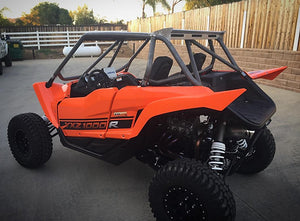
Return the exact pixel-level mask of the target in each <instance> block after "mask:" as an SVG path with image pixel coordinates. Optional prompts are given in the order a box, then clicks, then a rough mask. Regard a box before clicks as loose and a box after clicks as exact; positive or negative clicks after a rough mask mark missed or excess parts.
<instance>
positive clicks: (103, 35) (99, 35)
mask: <svg viewBox="0 0 300 221" xmlns="http://www.w3.org/2000/svg"><path fill="white" fill-rule="evenodd" d="M149 38H150V35H149V33H128V32H107V31H106V32H89V33H86V34H84V35H83V36H81V38H80V39H79V40H78V42H77V43H76V44H75V45H74V47H73V48H72V50H71V51H70V53H69V54H68V55H67V56H66V58H65V59H64V60H63V61H62V63H61V64H60V65H59V66H58V68H57V69H56V70H55V72H54V73H53V75H52V77H51V78H50V79H49V80H48V82H47V83H46V88H50V87H51V86H52V84H53V82H54V80H55V78H56V77H59V78H60V79H61V80H63V81H68V80H75V79H78V78H79V77H80V76H81V75H79V76H73V77H63V76H62V74H61V70H62V69H63V67H64V66H65V65H66V64H67V63H68V61H69V60H70V59H71V57H72V56H73V55H74V53H75V52H76V50H77V49H78V48H79V46H80V45H81V44H82V43H83V42H84V41H101V40H102V41H103V40H106V41H115V43H114V44H112V45H111V46H110V47H109V48H108V49H107V50H106V51H105V52H104V53H103V54H102V55H101V56H100V57H99V58H98V59H97V61H96V62H94V63H93V64H92V65H91V66H90V67H89V68H88V69H87V70H86V71H85V73H86V72H88V71H90V70H91V69H92V68H93V67H94V66H95V65H96V64H97V63H98V62H100V61H101V60H102V59H103V58H104V57H105V56H106V55H107V54H108V53H109V52H110V51H111V50H112V49H113V48H114V47H115V46H116V45H117V44H119V43H120V41H124V40H132V41H146V40H147V39H149Z"/></svg>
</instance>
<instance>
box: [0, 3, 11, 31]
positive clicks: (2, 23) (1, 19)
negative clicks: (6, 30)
mask: <svg viewBox="0 0 300 221" xmlns="http://www.w3.org/2000/svg"><path fill="white" fill-rule="evenodd" d="M6 10H8V8H7V7H3V8H1V9H0V26H8V25H11V22H10V21H9V20H8V19H7V18H6V17H5V16H4V15H3V12H4V11H6Z"/></svg>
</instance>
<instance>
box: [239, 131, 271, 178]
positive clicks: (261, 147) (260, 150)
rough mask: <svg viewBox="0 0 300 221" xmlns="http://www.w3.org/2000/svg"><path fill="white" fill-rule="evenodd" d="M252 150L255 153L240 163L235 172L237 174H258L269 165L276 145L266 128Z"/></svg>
mask: <svg viewBox="0 0 300 221" xmlns="http://www.w3.org/2000/svg"><path fill="white" fill-rule="evenodd" d="M254 150H255V152H254V153H253V154H252V155H251V156H249V158H248V159H246V160H245V161H244V162H243V163H242V165H241V166H240V168H239V169H238V171H237V172H238V173H242V174H254V173H259V172H261V171H263V170H264V169H266V168H267V167H268V166H269V165H270V163H271V162H272V160H273V158H274V155H275V151H276V145H275V140H274V137H273V135H272V133H271V131H270V130H269V129H268V128H265V129H263V132H262V134H261V135H260V137H259V138H258V139H257V141H256V143H255V144H254Z"/></svg>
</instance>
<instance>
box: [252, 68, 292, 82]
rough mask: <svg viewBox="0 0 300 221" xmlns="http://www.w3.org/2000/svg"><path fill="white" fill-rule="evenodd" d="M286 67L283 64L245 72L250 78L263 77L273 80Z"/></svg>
mask: <svg viewBox="0 0 300 221" xmlns="http://www.w3.org/2000/svg"><path fill="white" fill-rule="evenodd" d="M286 68H287V66H283V67H280V68H273V69H268V70H259V71H250V72H247V74H248V75H249V76H250V77H251V78H252V79H258V78H264V79H268V80H273V79H275V78H276V77H277V76H278V75H279V74H280V73H281V72H283V71H284V70H285V69H286Z"/></svg>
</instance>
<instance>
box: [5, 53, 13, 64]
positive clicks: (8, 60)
mask: <svg viewBox="0 0 300 221" xmlns="http://www.w3.org/2000/svg"><path fill="white" fill-rule="evenodd" d="M4 63H5V66H6V67H11V66H12V61H11V57H10V55H9V53H8V54H7V55H6V56H5V57H4Z"/></svg>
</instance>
